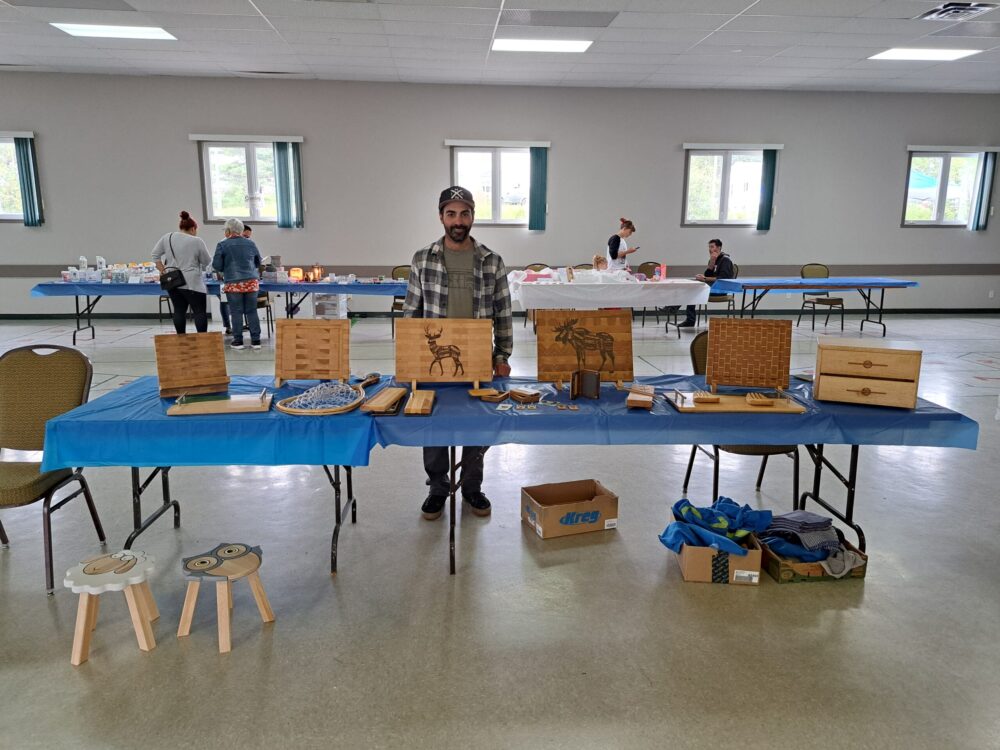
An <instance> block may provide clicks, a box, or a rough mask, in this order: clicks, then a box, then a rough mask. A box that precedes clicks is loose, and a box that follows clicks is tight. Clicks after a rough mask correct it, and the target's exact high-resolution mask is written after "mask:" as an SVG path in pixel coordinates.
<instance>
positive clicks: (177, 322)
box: [153, 211, 212, 333]
mask: <svg viewBox="0 0 1000 750" xmlns="http://www.w3.org/2000/svg"><path fill="white" fill-rule="evenodd" d="M177 227H178V229H179V230H180V231H179V232H169V233H167V234H165V235H163V236H162V237H160V239H159V241H158V242H157V243H156V245H155V246H154V247H153V260H154V261H155V262H156V267H157V269H159V271H160V273H164V272H165V271H166V269H167V268H177V269H179V270H180V272H181V273H182V274H184V286H179V287H176V288H174V289H170V290H169V291H168V292H167V294H168V295H169V296H170V303H171V308H172V310H173V319H174V330H175V331H177V333H184V332H185V331H186V329H187V312H188V308H191V312H192V313H194V327H195V330H196V331H198V333H205V332H206V331H207V330H208V315H207V312H206V307H207V304H208V287H206V286H205V277H204V275H203V272H204V271H205V270H206V269H207V268H210V267H211V265H212V256H211V255H209V254H208V247H206V245H205V241H204V240H202V239H201V238H200V237H199V236H198V222H197V221H195V220H194V219H192V218H191V214H189V213H188V212H187V211H181V220H180V222H179V223H178V225H177Z"/></svg>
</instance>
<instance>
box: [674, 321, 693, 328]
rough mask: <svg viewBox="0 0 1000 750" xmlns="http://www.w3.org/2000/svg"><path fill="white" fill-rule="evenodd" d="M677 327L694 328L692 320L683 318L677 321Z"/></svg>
mask: <svg viewBox="0 0 1000 750" xmlns="http://www.w3.org/2000/svg"><path fill="white" fill-rule="evenodd" d="M677 327H678V328H694V321H692V320H685V321H684V322H683V323H678V324H677Z"/></svg>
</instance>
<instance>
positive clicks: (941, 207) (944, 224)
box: [900, 149, 983, 229]
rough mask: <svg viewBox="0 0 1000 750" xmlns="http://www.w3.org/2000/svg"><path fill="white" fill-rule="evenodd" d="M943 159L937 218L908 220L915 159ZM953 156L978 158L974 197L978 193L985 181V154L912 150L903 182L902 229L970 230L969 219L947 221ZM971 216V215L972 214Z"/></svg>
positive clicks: (936, 207) (936, 209)
mask: <svg viewBox="0 0 1000 750" xmlns="http://www.w3.org/2000/svg"><path fill="white" fill-rule="evenodd" d="M914 156H919V157H921V158H923V157H928V156H930V157H941V158H942V161H941V180H940V183H939V185H938V195H937V203H936V204H935V209H934V212H935V218H934V219H932V220H930V221H914V220H908V219H907V218H906V206H907V204H908V203H909V199H910V174H911V172H912V170H913V157H914ZM953 156H975V157H976V177H975V182H974V183H973V189H972V192H973V195H975V194H976V193H978V191H979V186H980V185H981V184H982V180H983V154H982V152H978V151H915V150H912V149H911V150H910V151H909V152H908V157H907V160H906V174H905V176H904V182H903V216H902V219H901V220H900V227H902V228H903V229H912V228H916V227H936V228H938V229H952V228H956V227H957V228H959V229H963V228H968V225H969V218H970V217H966V218H965V220H964V221H945V220H944V211H945V203H946V201H947V199H948V180H949V177H950V174H951V157H953ZM970 215H971V214H970Z"/></svg>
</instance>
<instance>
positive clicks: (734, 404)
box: [666, 391, 806, 414]
mask: <svg viewBox="0 0 1000 750" xmlns="http://www.w3.org/2000/svg"><path fill="white" fill-rule="evenodd" d="M699 393H701V391H667V394H666V399H667V403H668V404H670V405H671V406H672V407H674V408H675V409H677V411H679V412H697V413H699V414H713V413H714V414H718V413H722V412H742V413H744V414H745V413H749V412H752V413H754V414H761V413H764V414H804V413H805V411H806V407H804V406H803V405H802V404H800V403H799V402H798V401H796V400H795V399H792V398H788V397H787V396H777V397H775V398H774V401H773V404H772V405H771V406H769V407H767V408H766V409H762V408H761V407H759V406H750V404H748V403H747V397H746V394H740V395H726V394H722V393H717V394H715V395H716V396H718V398H719V400H718V402H717V403H695V400H694V399H695V396H696V395H697V394H699Z"/></svg>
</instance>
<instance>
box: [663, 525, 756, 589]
mask: <svg viewBox="0 0 1000 750" xmlns="http://www.w3.org/2000/svg"><path fill="white" fill-rule="evenodd" d="M745 546H746V548H747V550H748V551H747V554H746V556H745V557H741V556H739V555H731V554H729V553H728V552H720V551H719V550H717V549H715V548H714V547H692V546H691V545H689V544H685V545H682V546H681V553H680V554H679V555H678V556H677V561H678V563H679V564H680V566H681V576H683V578H684V580H685V581H689V582H693V583H732V584H736V585H740V586H756V585H757V584H759V583H760V559H761V549H760V544H759V543H758V542H757V538H756V537H754V536H753V534H751V535H750V536H749V537H748V539H747V542H746V544H745Z"/></svg>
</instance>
